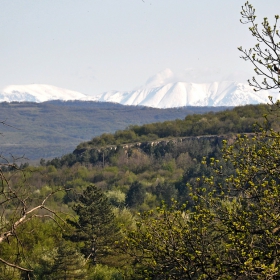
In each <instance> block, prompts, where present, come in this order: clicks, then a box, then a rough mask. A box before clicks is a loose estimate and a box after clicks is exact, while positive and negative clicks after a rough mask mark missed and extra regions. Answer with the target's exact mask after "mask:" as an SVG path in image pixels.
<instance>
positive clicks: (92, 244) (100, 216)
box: [66, 185, 119, 265]
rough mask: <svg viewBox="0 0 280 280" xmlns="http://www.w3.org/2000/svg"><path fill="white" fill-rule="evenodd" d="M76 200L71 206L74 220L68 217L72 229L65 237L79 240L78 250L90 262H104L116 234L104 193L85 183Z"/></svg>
mask: <svg viewBox="0 0 280 280" xmlns="http://www.w3.org/2000/svg"><path fill="white" fill-rule="evenodd" d="M78 200H79V203H78V204H76V205H75V206H74V207H73V209H74V211H75V212H76V213H77V215H78V221H72V220H68V223H69V224H70V225H72V226H73V228H74V232H73V234H71V235H68V236H66V238H69V239H70V240H71V241H73V242H81V252H82V253H83V254H84V255H85V257H86V258H87V259H89V260H90V262H91V264H93V265H95V264H97V263H107V262H106V258H107V257H108V256H109V255H112V254H113V247H114V243H115V241H116V240H117V239H118V233H119V229H118V227H117V225H116V223H115V216H114V214H113V212H112V207H111V205H110V203H109V201H108V199H107V197H106V196H105V194H103V193H102V192H101V190H100V189H98V188H97V187H96V186H94V185H90V186H88V187H87V188H86V190H85V191H84V192H83V193H82V195H81V196H80V197H79V199H78Z"/></svg>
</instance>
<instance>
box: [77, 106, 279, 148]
mask: <svg viewBox="0 0 280 280" xmlns="http://www.w3.org/2000/svg"><path fill="white" fill-rule="evenodd" d="M269 112H270V106H268V105H247V106H240V107H235V108H234V109H232V110H224V111H221V112H215V113H214V112H209V113H205V114H192V115H187V116H186V117H185V119H183V120H181V119H177V120H174V121H164V122H157V123H151V124H144V125H141V126H139V125H131V126H129V127H128V128H127V129H125V130H119V131H116V132H115V133H114V134H109V133H104V134H102V135H101V136H98V137H94V138H93V139H92V140H91V141H89V142H84V143H81V144H80V145H78V147H77V149H82V148H90V147H92V148H97V147H102V146H106V145H119V144H125V143H133V142H144V141H152V140H157V139H158V138H167V137H185V136H198V135H221V134H228V133H250V132H254V126H253V125H254V124H255V123H257V122H259V123H262V122H263V115H266V114H268V113H269ZM270 125H271V126H273V127H278V124H277V122H276V121H275V119H273V118H272V119H271V123H270Z"/></svg>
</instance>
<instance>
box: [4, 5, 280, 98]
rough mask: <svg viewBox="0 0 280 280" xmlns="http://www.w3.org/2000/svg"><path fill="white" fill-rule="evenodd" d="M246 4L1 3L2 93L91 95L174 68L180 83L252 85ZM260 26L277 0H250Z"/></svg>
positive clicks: (138, 83) (134, 84) (277, 8)
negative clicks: (58, 90) (18, 88)
mask: <svg viewBox="0 0 280 280" xmlns="http://www.w3.org/2000/svg"><path fill="white" fill-rule="evenodd" d="M244 3H245V0H242V1H241V0H212V1H209V0H144V1H142V0H40V1H38V0H26V1H23V0H0V4H1V9H0V35H1V40H0V44H1V47H0V50H1V56H0V90H1V89H3V88H4V87H5V86H7V85H12V84H15V85H20V84H33V83H35V84H39V83H41V84H49V85H54V86H58V87H62V88H66V89H70V90H76V91H79V92H82V93H85V94H90V95H96V94H99V93H101V92H104V91H109V90H132V89H134V88H136V87H138V86H141V85H144V84H145V83H146V81H147V80H148V78H149V77H151V76H153V75H155V74H156V73H158V72H160V71H162V70H164V69H166V68H170V69H171V70H172V71H173V72H174V73H175V74H176V76H177V77H178V79H180V80H182V81H183V80H184V81H188V82H190V81H192V82H209V81H219V80H222V79H238V80H240V81H241V80H242V79H243V80H246V79H248V78H250V77H251V75H252V66H251V65H250V63H249V62H244V61H243V60H241V59H240V58H239V56H240V53H239V51H238V50H237V47H238V46H241V45H242V46H243V47H245V48H249V47H251V46H253V44H254V43H255V41H254V40H253V38H252V37H251V35H250V33H249V31H248V27H249V26H246V25H242V24H241V23H240V22H239V19H240V11H241V6H242V5H244ZM250 3H251V4H253V6H254V7H255V8H256V14H257V16H258V19H259V22H261V20H262V18H263V17H265V16H267V17H268V18H270V19H271V20H272V19H273V16H274V14H277V13H279V14H280V1H279V0H266V1H264V0H254V1H250Z"/></svg>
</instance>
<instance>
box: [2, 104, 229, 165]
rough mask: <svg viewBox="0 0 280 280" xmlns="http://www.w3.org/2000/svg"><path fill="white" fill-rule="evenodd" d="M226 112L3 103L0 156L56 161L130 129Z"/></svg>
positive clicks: (202, 108)
mask: <svg viewBox="0 0 280 280" xmlns="http://www.w3.org/2000/svg"><path fill="white" fill-rule="evenodd" d="M222 109H224V108H222V107H218V108H210V107H188V108H187V107H186V108H174V109H155V108H147V107H136V106H123V105H119V104H114V103H101V102H86V101H84V102H83V101H69V102H63V101H50V102H44V103H31V102H23V103H19V102H12V103H6V102H3V103H0V120H1V121H5V123H6V124H7V125H8V126H1V132H2V135H3V137H2V141H1V144H0V152H1V153H2V154H4V155H9V154H13V155H14V156H22V155H25V157H26V158H28V159H37V160H38V159H40V158H54V157H59V156H62V155H64V154H66V153H70V152H72V151H73V150H74V149H75V147H76V146H77V145H78V144H79V143H81V142H82V141H88V140H90V139H91V138H92V137H94V136H98V135H101V134H102V133H114V132H115V131H116V130H120V129H125V128H126V127H128V126H130V125H142V124H147V123H152V122H161V121H165V120H174V119H183V118H184V117H185V116H186V115H189V114H194V113H196V114H201V113H204V112H209V111H211V110H212V111H219V110H222Z"/></svg>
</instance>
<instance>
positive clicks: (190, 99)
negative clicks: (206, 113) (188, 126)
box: [0, 70, 280, 108]
mask: <svg viewBox="0 0 280 280" xmlns="http://www.w3.org/2000/svg"><path fill="white" fill-rule="evenodd" d="M269 95H271V96H272V97H273V99H274V100H276V99H280V94H279V93H278V92H268V91H261V92H255V91H254V89H253V88H252V87H250V86H248V85H245V84H242V83H237V82H231V81H224V82H214V83H204V84H198V83H186V82H178V81H174V79H173V77H172V74H171V73H170V72H169V71H167V70H166V71H165V72H163V73H162V74H160V75H156V76H154V78H153V79H150V80H148V82H147V83H146V85H145V86H143V87H141V88H138V89H136V90H132V91H126V92H120V91H109V92H105V93H102V94H100V95H99V96H95V97H92V96H87V95H85V94H82V93H79V92H76V91H71V90H67V89H62V88H58V87H54V86H50V85H36V84H34V85H23V86H8V87H6V88H4V90H3V91H2V93H0V102H4V101H7V102H11V101H18V102H23V101H30V102H44V101H49V100H64V101H66V100H85V101H89V100H92V101H100V102H115V103H120V104H123V105H141V106H148V107H155V108H174V107H183V106H238V105H245V104H259V103H268V102H269V100H268V96H269Z"/></svg>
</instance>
